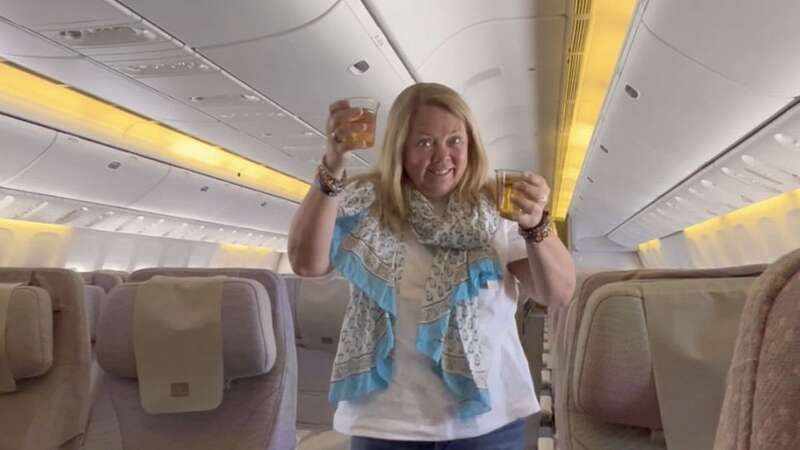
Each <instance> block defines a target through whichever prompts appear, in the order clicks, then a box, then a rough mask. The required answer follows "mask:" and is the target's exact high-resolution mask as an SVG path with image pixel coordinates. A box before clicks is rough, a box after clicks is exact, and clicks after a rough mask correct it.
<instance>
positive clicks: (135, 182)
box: [5, 134, 168, 206]
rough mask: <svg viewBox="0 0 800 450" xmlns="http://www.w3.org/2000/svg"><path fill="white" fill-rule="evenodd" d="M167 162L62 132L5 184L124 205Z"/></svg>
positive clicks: (159, 174) (150, 184)
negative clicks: (33, 161) (41, 153)
mask: <svg viewBox="0 0 800 450" xmlns="http://www.w3.org/2000/svg"><path fill="white" fill-rule="evenodd" d="M167 171H168V166H166V165H165V164H161V163H157V162H154V161H151V160H148V159H145V158H142V157H138V156H134V155H131V154H129V153H125V152H121V151H119V150H116V149H112V148H110V147H106V146H104V145H100V144H96V143H94V142H90V141H87V140H84V139H80V138H77V137H74V136H69V135H65V134H59V135H58V137H57V139H56V141H55V142H54V143H53V145H52V146H51V147H50V148H49V149H48V150H47V152H46V153H45V154H44V155H43V156H42V157H41V158H39V159H38V160H37V161H36V163H35V164H33V165H31V166H30V167H29V168H27V169H26V170H24V171H22V172H21V173H20V174H18V175H17V176H15V177H14V178H12V179H11V180H8V181H7V182H6V183H5V186H8V187H10V188H12V189H19V190H23V191H31V192H39V193H43V194H49V195H54V196H58V197H68V198H74V199H80V200H85V201H90V202H96V203H104V204H109V205H117V206H124V205H127V204H129V203H131V202H133V201H134V200H136V199H137V198H139V197H141V196H142V195H144V194H145V193H146V192H147V191H148V190H150V189H152V187H153V186H155V185H156V184H158V183H159V182H160V181H161V180H162V179H163V178H164V176H165V175H166V174H167Z"/></svg>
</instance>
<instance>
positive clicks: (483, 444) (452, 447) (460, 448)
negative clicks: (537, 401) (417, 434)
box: [350, 419, 525, 450]
mask: <svg viewBox="0 0 800 450" xmlns="http://www.w3.org/2000/svg"><path fill="white" fill-rule="evenodd" d="M350 450H525V419H519V420H515V421H514V422H511V423H510V424H508V425H506V426H504V427H502V428H498V429H497V430H494V431H492V432H490V433H486V434H484V435H482V436H476V437H473V438H467V439H454V440H452V441H439V442H434V441H388V440H384V439H373V438H366V437H359V436H353V438H352V439H351V440H350Z"/></svg>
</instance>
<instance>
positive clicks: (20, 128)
mask: <svg viewBox="0 0 800 450" xmlns="http://www.w3.org/2000/svg"><path fill="white" fill-rule="evenodd" d="M55 138H56V132H55V131H53V130H50V129H48V128H44V127H40V126H37V125H33V124H29V123H28V122H25V121H22V120H18V119H14V118H11V117H7V116H3V115H0V142H2V144H0V152H2V154H3V163H2V164H0V184H3V182H4V181H5V180H7V179H9V178H11V177H13V176H14V175H16V174H17V173H19V172H20V171H21V170H23V169H24V168H26V167H28V165H30V164H31V163H32V162H33V161H35V160H36V158H38V157H39V156H40V155H41V154H42V153H44V152H45V151H46V150H47V149H48V147H50V145H51V144H52V143H53V141H54V140H55Z"/></svg>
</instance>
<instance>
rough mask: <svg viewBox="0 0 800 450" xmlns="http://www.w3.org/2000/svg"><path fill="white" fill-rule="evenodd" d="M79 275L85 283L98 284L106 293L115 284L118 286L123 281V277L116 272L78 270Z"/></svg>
mask: <svg viewBox="0 0 800 450" xmlns="http://www.w3.org/2000/svg"><path fill="white" fill-rule="evenodd" d="M80 275H81V277H83V281H84V282H85V283H86V284H87V285H93V286H99V287H101V288H102V289H103V291H105V292H106V293H109V292H111V289H114V287H115V286H119V285H120V284H122V283H123V282H124V279H123V277H122V276H120V275H119V274H118V273H114V272H106V271H102V270H97V271H94V272H80Z"/></svg>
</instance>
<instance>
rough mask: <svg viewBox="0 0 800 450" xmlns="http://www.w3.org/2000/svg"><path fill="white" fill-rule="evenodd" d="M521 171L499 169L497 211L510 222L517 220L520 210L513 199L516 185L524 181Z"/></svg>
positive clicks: (497, 173) (497, 171) (496, 173)
mask: <svg viewBox="0 0 800 450" xmlns="http://www.w3.org/2000/svg"><path fill="white" fill-rule="evenodd" d="M522 174H523V172H522V171H521V170H508V169H497V170H495V176H496V179H497V210H498V211H499V212H500V216H502V217H505V218H506V219H509V220H517V215H518V214H519V208H517V207H516V206H515V205H514V202H512V201H511V198H512V197H513V194H514V184H515V183H517V182H519V181H522Z"/></svg>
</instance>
